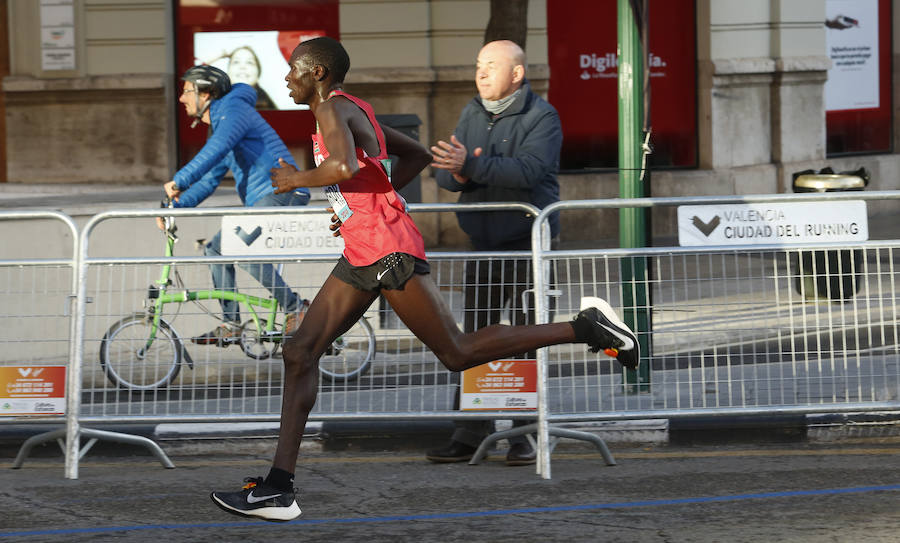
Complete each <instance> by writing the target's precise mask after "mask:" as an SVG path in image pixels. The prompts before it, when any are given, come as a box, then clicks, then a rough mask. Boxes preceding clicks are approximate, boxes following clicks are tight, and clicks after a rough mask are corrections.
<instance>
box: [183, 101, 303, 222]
mask: <svg viewBox="0 0 900 543" xmlns="http://www.w3.org/2000/svg"><path fill="white" fill-rule="evenodd" d="M254 104H256V91H255V90H253V87H251V86H249V85H245V84H244V83H235V85H234V86H233V87H231V91H230V92H229V93H228V94H226V95H225V96H224V97H222V98H220V99H218V100H213V102H212V104H210V107H209V118H210V121H211V123H212V135H211V136H210V137H209V139H208V140H206V144H205V145H203V148H202V149H200V152H199V153H197V156H195V157H194V158H193V159H192V160H191V161H190V162H188V163H187V164H186V165H185V166H184V168H181V169H180V170H178V173H176V174H175V178H174V180H175V185H176V186H177V187H178V189H179V190H181V191H182V193H181V196H180V197H179V199H178V202H176V203H175V207H194V206H196V205H198V204H199V203H200V202H202V201H203V200H205V199H206V198H207V197H208V196H209V195H210V194H212V193H213V191H215V190H216V187H218V186H219V182H221V181H222V177H223V176H224V175H225V172H227V171H228V170H231V174H232V175H233V176H234V181H235V188H236V189H237V191H238V195H240V197H241V201H242V202H244V205H245V206H248V207H249V206H252V205H253V204H254V203H255V202H256V201H257V200H259V199H260V198H262V197H263V196H265V195H267V194H271V193H272V192H273V190H274V189H273V188H272V181H271V179H270V178H269V170H271V169H272V168H273V167H274V166H275V165H276V162H277V160H278V159H279V158H283V159H284V161H285V162H287V163H289V164H292V165H294V166H295V167H296V165H297V164H296V163H295V162H294V159H293V157H291V154H290V153H289V152H288V150H287V147H285V145H284V142H282V141H281V138H279V137H278V134H276V133H275V130H273V129H272V127H271V126H269V124H268V123H267V122H266V121H265V120H264V119H263V118H262V117H261V116H260V114H259V113H257V111H256V109H254ZM297 192H301V193H305V194H307V195H308V194H309V189H306V188H300V189H297Z"/></svg>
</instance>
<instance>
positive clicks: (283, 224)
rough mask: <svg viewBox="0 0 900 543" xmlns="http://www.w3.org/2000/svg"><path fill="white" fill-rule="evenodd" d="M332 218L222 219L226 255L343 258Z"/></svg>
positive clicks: (236, 217) (254, 216) (307, 216)
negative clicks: (326, 255)
mask: <svg viewBox="0 0 900 543" xmlns="http://www.w3.org/2000/svg"><path fill="white" fill-rule="evenodd" d="M330 226H331V214H330V213H328V214H325V213H323V214H321V215H320V214H314V215H252V216H250V215H238V216H228V215H226V216H224V217H222V254H223V255H295V254H316V255H320V254H341V253H342V252H343V251H344V240H343V238H340V237H334V235H333V234H334V233H333V232H332V231H331V230H330V228H329V227H330Z"/></svg>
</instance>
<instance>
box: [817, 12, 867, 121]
mask: <svg viewBox="0 0 900 543" xmlns="http://www.w3.org/2000/svg"><path fill="white" fill-rule="evenodd" d="M825 39H826V44H827V48H828V56H829V57H830V58H831V68H830V69H829V70H828V81H826V82H825V109H826V110H827V111H842V110H847V109H869V108H877V107H879V105H880V104H879V70H878V69H879V62H878V57H879V51H878V40H879V35H878V0H827V2H826V3H825Z"/></svg>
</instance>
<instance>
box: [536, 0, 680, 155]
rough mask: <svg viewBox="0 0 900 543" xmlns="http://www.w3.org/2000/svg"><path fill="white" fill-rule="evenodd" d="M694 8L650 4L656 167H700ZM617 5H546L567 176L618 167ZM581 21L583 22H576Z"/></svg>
mask: <svg viewBox="0 0 900 543" xmlns="http://www.w3.org/2000/svg"><path fill="white" fill-rule="evenodd" d="M694 4H695V3H694V0H667V1H665V2H657V1H653V2H649V12H648V15H649V27H650V33H649V42H650V43H649V49H650V50H649V51H648V52H647V58H646V59H645V62H646V64H647V66H648V67H649V69H650V87H651V92H650V102H651V104H650V112H651V124H652V131H653V135H652V145H653V149H654V150H653V153H652V154H651V155H650V156H649V161H650V164H651V165H654V166H657V165H658V166H695V165H696V163H697V92H696V89H697V69H696V63H697V60H696V59H697V52H696V45H695V35H696V15H695V6H694ZM616 5H617V4H616V1H615V0H567V1H566V2H547V38H548V43H547V48H548V57H549V59H548V60H549V64H550V74H551V77H550V88H549V92H548V98H549V102H550V103H551V104H552V105H553V107H555V108H556V110H557V111H558V112H559V116H560V120H561V121H562V128H563V148H562V156H561V165H560V166H561V168H563V169H579V168H613V167H615V166H616V165H617V164H618V138H619V124H618V79H617V77H618V57H617V54H616V53H617V51H616V20H617V15H616ZM576 14H577V15H576Z"/></svg>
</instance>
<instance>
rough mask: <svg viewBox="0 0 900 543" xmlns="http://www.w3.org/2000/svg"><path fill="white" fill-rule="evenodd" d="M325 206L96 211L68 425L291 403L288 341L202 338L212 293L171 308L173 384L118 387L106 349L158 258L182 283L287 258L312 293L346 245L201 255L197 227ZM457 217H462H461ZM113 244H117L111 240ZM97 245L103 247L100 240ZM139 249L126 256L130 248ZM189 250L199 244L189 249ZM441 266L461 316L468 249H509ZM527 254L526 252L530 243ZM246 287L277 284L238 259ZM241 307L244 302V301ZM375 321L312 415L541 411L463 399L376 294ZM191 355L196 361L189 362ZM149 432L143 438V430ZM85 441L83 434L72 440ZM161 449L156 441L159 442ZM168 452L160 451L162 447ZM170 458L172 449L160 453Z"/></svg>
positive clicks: (424, 208) (261, 413) (69, 464)
mask: <svg viewBox="0 0 900 543" xmlns="http://www.w3.org/2000/svg"><path fill="white" fill-rule="evenodd" d="M476 207H478V208H479V209H481V210H483V211H497V210H506V211H509V210H515V211H519V212H523V213H527V214H530V215H532V216H537V213H538V210H537V209H536V208H534V207H532V206H529V205H526V204H483V205H479V206H476ZM461 209H465V210H467V211H470V210H472V209H473V206H460V205H458V204H414V205H412V206H411V211H412V212H413V213H422V212H436V213H445V212H453V211H458V210H461ZM161 214H164V215H167V216H173V217H175V218H176V220H177V221H178V228H179V232H178V233H179V235H180V239H179V242H178V243H177V244H176V247H177V249H176V254H175V256H174V257H171V258H167V257H164V256H152V255H154V254H156V255H159V254H161V253H162V251H163V244H164V242H163V236H162V234H161V233H160V232H159V231H158V230H157V229H156V226H155V225H154V221H153V219H154V218H155V217H156V216H158V215H161ZM307 214H320V215H322V214H325V208H324V207H322V206H306V207H295V208H265V209H251V208H210V209H175V210H170V209H167V210H165V211H164V212H163V211H161V210H126V211H108V212H105V213H100V214H98V215H96V216H94V217H93V218H91V219H90V221H88V223H87V224H86V225H85V226H84V227H83V230H82V232H81V236H80V246H79V255H80V260H79V265H78V274H77V284H78V290H77V308H76V314H77V315H78V316H79V318H78V319H77V324H78V326H77V327H76V330H75V333H74V336H73V337H74V341H73V344H74V355H73V357H72V360H73V364H72V366H71V368H70V381H71V386H70V388H69V396H70V397H71V398H78V399H79V400H80V401H74V402H72V405H70V407H69V410H68V412H67V420H68V422H69V425H68V431H69V435H70V436H73V435H74V436H78V435H85V432H87V431H88V429H87V428H86V426H88V425H96V424H108V423H161V422H170V423H172V422H238V421H240V422H257V421H278V419H279V416H280V409H281V390H282V382H281V379H282V370H283V368H282V361H281V358H280V352H277V351H276V353H275V354H274V355H273V356H270V357H267V358H261V359H255V358H250V357H248V356H246V355H245V353H244V352H243V351H242V348H241V346H239V345H238V346H230V347H227V348H219V347H217V346H214V345H194V344H192V343H191V342H190V338H192V337H196V336H198V335H200V334H201V333H203V332H205V331H207V330H210V329H211V328H214V327H215V326H216V325H217V324H218V320H217V319H216V318H215V317H216V316H218V315H220V309H219V307H218V303H217V302H216V301H215V300H208V301H203V302H199V303H195V302H190V303H183V304H179V305H180V307H178V308H177V309H176V308H169V309H170V310H171V311H170V313H168V314H164V317H165V318H166V319H167V322H168V324H169V325H170V327H171V329H172V330H174V331H176V333H177V335H178V336H180V338H181V340H182V345H183V347H184V351H185V353H184V357H185V358H184V361H183V362H182V364H181V367H180V372H179V373H178V375H177V377H175V379H174V380H172V382H171V383H169V384H168V386H165V387H160V388H152V389H148V390H130V389H123V388H121V387H116V386H114V385H113V384H112V382H111V380H110V379H108V378H107V375H106V373H105V371H104V368H103V367H102V366H101V364H100V356H99V352H100V349H101V345H102V344H103V341H104V338H105V337H108V334H109V333H110V331H111V329H112V327H113V326H114V325H115V323H117V322H118V321H119V320H120V319H122V318H123V317H128V316H129V315H131V314H134V313H136V312H141V311H143V306H142V303H143V302H144V300H146V299H147V297H148V287H149V286H150V285H153V283H154V281H156V280H157V279H158V278H159V276H160V268H161V267H162V266H164V265H174V266H176V269H177V270H178V275H177V276H175V277H176V279H175V280H176V283H177V284H175V285H174V286H173V289H174V290H175V291H197V290H200V289H210V288H212V285H211V280H210V272H209V264H216V263H218V264H221V263H258V262H271V263H280V264H283V271H282V274H283V276H284V278H285V280H286V282H287V283H288V284H289V285H290V286H291V287H292V288H293V289H294V290H295V291H296V292H297V293H298V294H300V295H301V296H302V297H304V298H309V299H311V298H313V296H315V294H316V293H317V292H318V290H319V288H320V287H321V285H322V283H323V282H324V280H325V278H326V277H327V275H328V274H329V273H330V271H331V269H332V268H333V266H334V264H335V262H336V261H337V258H338V255H337V254H336V253H335V254H325V253H323V254H306V255H302V256H298V255H289V256H275V255H263V256H215V257H211V256H193V255H195V254H196V252H195V250H194V249H193V248H191V247H190V245H191V240H192V239H193V238H195V237H204V236H205V237H209V236H211V235H212V234H213V233H214V232H215V231H216V230H217V229H218V228H219V224H218V222H217V220H218V219H220V217H222V216H223V215H229V216H246V215H307ZM454 220H455V219H454ZM123 230H129V231H131V232H132V233H133V235H134V236H135V240H134V241H133V242H132V243H129V244H128V245H127V246H122V247H121V250H112V251H111V250H109V249H106V250H105V252H106V253H110V256H104V255H102V254H99V255H91V254H90V253H91V252H92V251H93V248H94V247H95V246H99V245H100V244H99V243H98V239H100V237H101V236H110V235H113V236H115V235H119V234H120V232H122V231H123ZM106 245H108V244H106ZM94 252H96V251H94ZM132 254H133V255H135V256H124V255H132ZM189 255H191V256H189ZM428 256H429V261H430V262H431V265H432V277H433V278H434V280H435V281H436V283H437V284H438V286H439V288H441V289H442V290H443V291H444V292H445V293H446V296H447V298H446V299H447V300H448V302H449V304H450V307H451V310H452V311H453V312H454V313H455V314H457V315H458V318H459V321H460V322H462V318H463V317H462V314H463V311H464V308H463V307H462V298H461V289H462V284H463V277H462V268H463V263H464V262H465V261H467V260H473V259H477V260H480V261H484V262H485V263H487V262H490V261H492V260H495V259H503V258H507V257H508V256H509V255H507V254H505V253H470V252H436V253H429V255H428ZM517 256H518V257H519V258H524V259H528V258H530V257H531V253H530V252H527V251H526V252H521V253H519V254H518V255H517ZM237 283H238V287H239V290H240V292H242V293H245V294H251V295H256V296H259V297H268V291H267V290H266V289H265V288H263V287H262V286H260V285H259V284H258V283H257V282H256V281H255V280H253V279H252V278H250V277H249V276H247V275H246V273H245V272H243V271H242V270H240V269H239V268H238V278H237ZM242 313H243V315H242V318H244V319H246V318H247V317H246V308H245V307H243V306H242ZM366 319H367V320H368V322H369V324H370V325H371V326H372V327H373V329H374V330H375V335H376V340H377V342H376V346H377V348H376V353H375V359H374V363H373V364H372V366H371V367H370V369H369V370H368V371H367V372H366V373H364V374H363V375H362V376H361V377H359V378H358V379H356V380H353V381H347V382H330V381H327V380H325V379H320V380H319V396H318V401H317V403H316V406H315V409H314V411H313V412H312V413H311V415H310V420H319V421H321V420H333V419H353V420H388V419H397V418H431V419H454V420H455V419H461V418H479V419H485V418H498V417H499V418H517V417H534V416H536V412H535V411H525V412H517V413H516V414H514V415H509V414H508V413H497V412H459V411H456V410H455V409H454V396H455V393H456V388H455V382H454V380H453V378H452V377H451V374H450V372H448V371H446V369H444V367H443V366H442V365H441V364H440V363H439V362H438V361H437V359H436V358H435V357H434V355H433V354H432V353H431V352H430V351H428V349H426V348H425V347H424V345H422V344H421V342H419V340H418V339H416V338H415V337H413V336H412V334H411V333H410V332H409V331H408V330H407V329H406V328H405V327H404V326H403V325H402V323H400V322H399V319H397V317H396V316H395V315H393V314H392V312H391V310H390V309H389V306H387V304H381V303H377V302H376V303H375V304H373V305H372V307H371V308H370V310H369V311H368V312H367V314H366ZM187 360H190V362H191V365H189V364H188V363H187ZM97 437H98V438H100V439H113V438H115V439H116V440H119V441H121V440H123V439H127V438H129V437H136V436H123V435H122V434H118V435H116V436H112V435H110V433H106V434H104V435H97ZM137 439H143V438H137ZM72 441H77V439H76V440H70V442H72ZM77 450H78V448H77V445H76V446H75V447H74V448H72V447H70V449H69V450H67V457H66V477H68V478H77V464H78V458H79V454H78V453H77ZM154 453H157V451H155V450H154ZM159 453H161V451H159ZM157 456H158V457H159V458H160V461H161V462H163V464H164V465H170V462H169V461H168V458H165V456H164V454H162V455H160V454H157Z"/></svg>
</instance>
